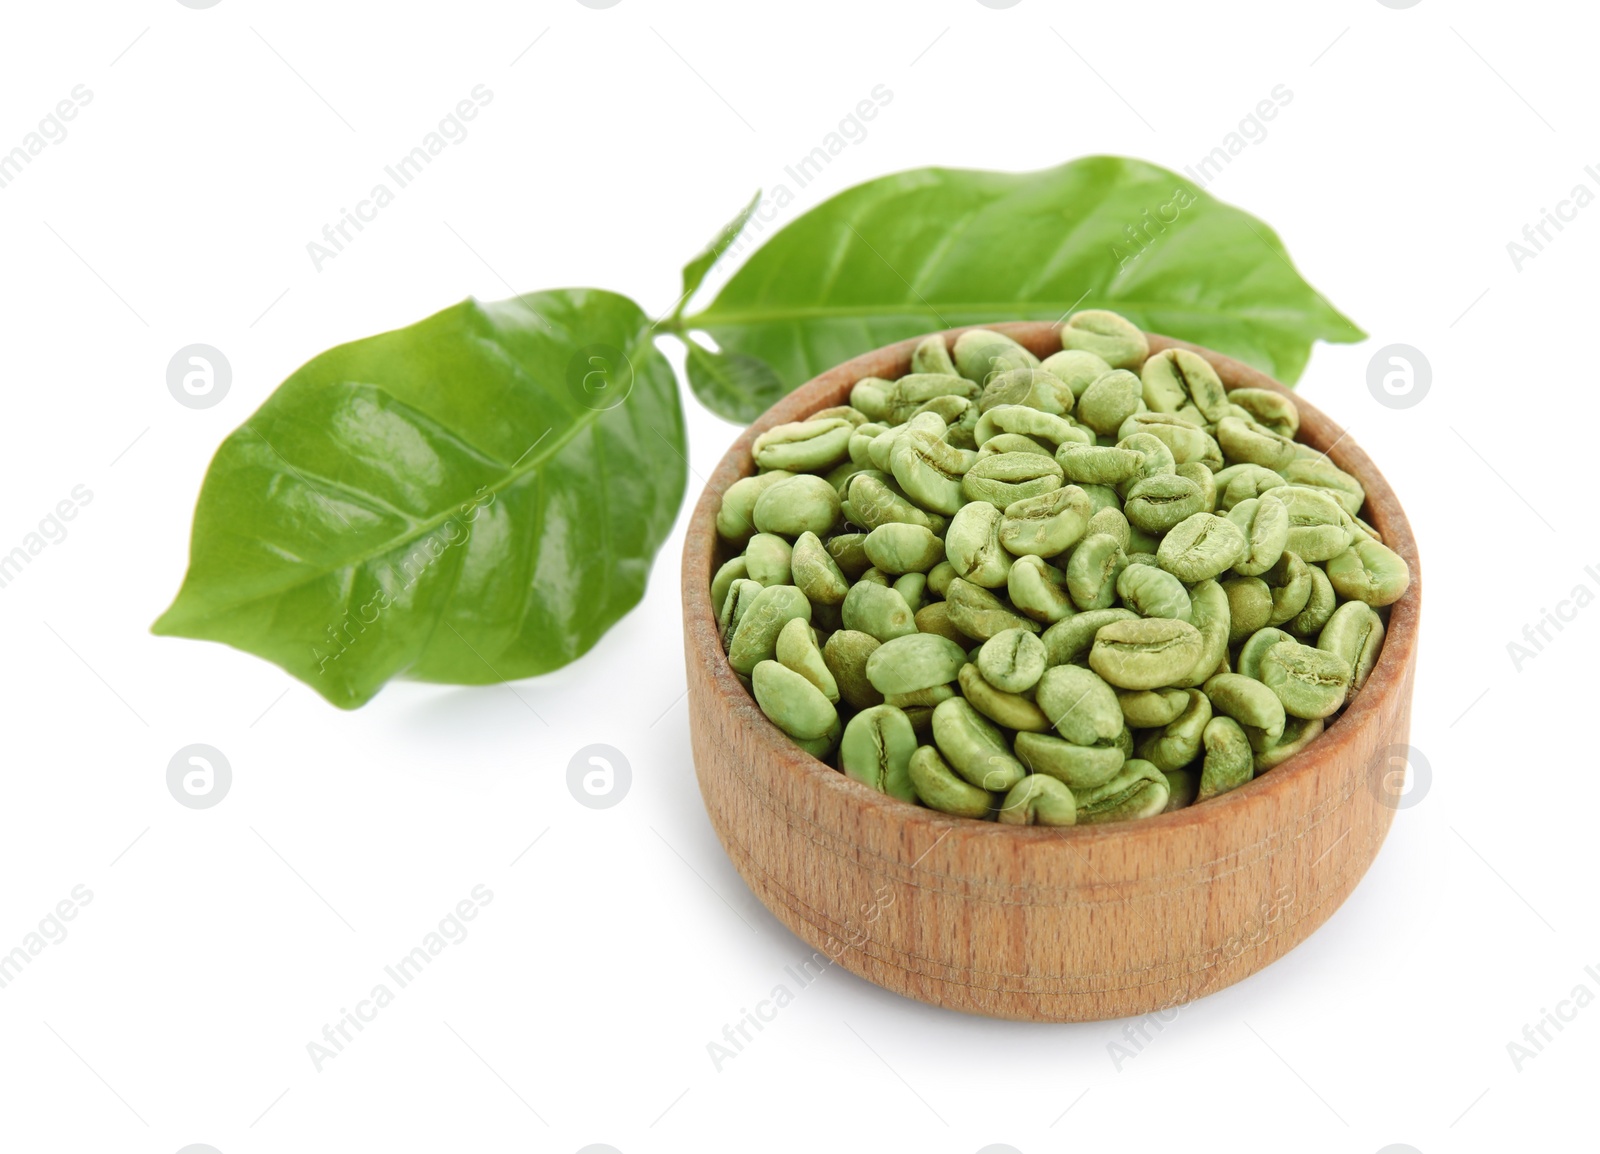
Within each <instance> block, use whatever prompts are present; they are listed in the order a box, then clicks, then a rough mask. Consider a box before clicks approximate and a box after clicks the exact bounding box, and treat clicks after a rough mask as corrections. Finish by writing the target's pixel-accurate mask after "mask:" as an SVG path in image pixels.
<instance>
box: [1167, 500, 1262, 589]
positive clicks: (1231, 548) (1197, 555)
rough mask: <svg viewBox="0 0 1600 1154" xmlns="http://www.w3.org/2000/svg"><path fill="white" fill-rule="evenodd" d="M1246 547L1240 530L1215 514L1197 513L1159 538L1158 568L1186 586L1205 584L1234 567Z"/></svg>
mask: <svg viewBox="0 0 1600 1154" xmlns="http://www.w3.org/2000/svg"><path fill="white" fill-rule="evenodd" d="M1248 548H1249V546H1248V544H1247V543H1246V541H1245V539H1244V534H1243V533H1241V532H1240V531H1239V527H1238V526H1237V525H1235V524H1233V522H1231V521H1228V520H1226V519H1225V518H1222V517H1218V516H1217V515H1216V514H1215V513H1196V514H1194V515H1193V516H1191V517H1186V518H1184V519H1183V520H1182V521H1180V522H1178V524H1176V525H1174V526H1173V527H1172V530H1171V531H1170V532H1169V533H1168V534H1167V535H1166V536H1165V537H1163V538H1161V547H1160V548H1159V549H1157V550H1156V557H1157V559H1158V560H1159V561H1160V562H1161V567H1162V568H1163V569H1165V570H1166V571H1167V572H1169V573H1171V574H1172V575H1173V576H1174V577H1176V578H1177V579H1178V580H1180V581H1182V582H1183V583H1184V584H1186V585H1193V584H1195V583H1197V582H1200V581H1208V580H1210V579H1211V578H1213V577H1218V576H1220V575H1221V574H1223V573H1225V572H1226V571H1227V570H1228V569H1230V568H1232V567H1233V564H1234V562H1236V561H1238V560H1239V559H1240V558H1242V557H1243V556H1244V555H1245V552H1246V550H1247V549H1248Z"/></svg>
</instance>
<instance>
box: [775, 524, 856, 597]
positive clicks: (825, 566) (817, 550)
mask: <svg viewBox="0 0 1600 1154" xmlns="http://www.w3.org/2000/svg"><path fill="white" fill-rule="evenodd" d="M789 568H790V572H791V573H792V574H793V580H794V583H795V586H796V587H797V588H798V589H799V590H800V592H802V593H804V594H805V595H806V600H807V601H809V602H811V605H812V608H816V607H817V606H818V605H842V604H844V599H845V595H846V594H847V593H849V592H850V582H849V581H847V580H845V576H844V573H843V572H842V571H841V570H840V569H839V565H838V563H837V562H836V561H834V559H833V558H832V557H831V556H830V555H829V554H828V551H827V549H825V548H824V547H823V544H822V542H821V540H819V539H818V537H817V535H816V534H815V533H802V534H800V536H799V537H797V538H795V542H794V548H793V550H792V551H791V553H790V557H789Z"/></svg>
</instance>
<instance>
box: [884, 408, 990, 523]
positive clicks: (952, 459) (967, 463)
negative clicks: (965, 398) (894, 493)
mask: <svg viewBox="0 0 1600 1154" xmlns="http://www.w3.org/2000/svg"><path fill="white" fill-rule="evenodd" d="M917 421H932V422H933V423H934V424H935V425H938V426H939V427H940V429H941V430H942V429H943V427H944V422H942V421H940V420H939V418H938V417H936V416H934V415H933V414H931V413H924V414H923V415H922V416H920V417H917V418H916V419H915V421H913V422H912V424H911V425H909V426H908V427H907V429H906V431H905V432H904V433H902V434H900V436H898V437H896V438H895V442H894V448H893V450H892V451H891V452H890V455H889V464H890V468H891V471H892V472H893V473H894V479H895V480H896V481H898V482H899V483H900V487H901V488H902V489H904V490H905V492H906V495H907V496H908V497H910V498H911V499H912V500H913V501H915V502H916V503H917V504H919V505H921V506H922V507H923V508H924V509H929V510H932V511H933V512H936V513H943V514H946V515H949V514H954V513H957V512H959V511H960V509H961V506H962V505H964V504H965V503H966V500H965V498H964V497H963V495H962V492H961V477H962V475H963V474H965V473H966V471H967V470H968V469H969V468H970V467H971V466H972V464H973V462H974V461H976V460H977V454H976V453H974V452H972V451H970V450H967V449H957V448H955V447H954V446H953V445H949V444H946V443H945V442H944V441H943V440H940V439H939V438H940V435H941V434H940V433H939V432H935V431H933V430H931V429H930V428H928V427H927V426H923V427H918V426H917V425H916V422H917Z"/></svg>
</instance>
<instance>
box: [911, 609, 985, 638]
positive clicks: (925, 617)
mask: <svg viewBox="0 0 1600 1154" xmlns="http://www.w3.org/2000/svg"><path fill="white" fill-rule="evenodd" d="M914 616H915V620H916V623H917V632H918V633H933V634H936V635H937V636H939V637H945V638H948V639H949V640H951V641H954V642H955V643H956V644H957V645H970V644H972V638H970V637H968V636H967V635H966V634H965V633H963V632H961V630H959V629H957V628H956V626H955V622H953V621H951V620H950V605H949V603H948V602H946V601H933V602H930V603H928V604H927V605H924V606H923V607H922V608H921V609H918V610H917V611H916V613H915V615H914Z"/></svg>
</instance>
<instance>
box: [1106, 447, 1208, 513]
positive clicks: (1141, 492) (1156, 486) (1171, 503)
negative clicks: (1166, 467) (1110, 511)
mask: <svg viewBox="0 0 1600 1154" xmlns="http://www.w3.org/2000/svg"><path fill="white" fill-rule="evenodd" d="M1163 447H1165V446H1163ZM1199 468H1200V469H1201V470H1202V471H1203V472H1205V473H1206V474H1207V475H1209V474H1210V470H1209V469H1206V468H1205V466H1203V465H1201V466H1199ZM1205 505H1206V500H1205V494H1204V491H1203V490H1202V489H1201V487H1200V486H1199V485H1198V484H1196V483H1195V482H1194V481H1192V480H1190V479H1189V478H1188V477H1184V476H1179V475H1178V474H1177V473H1158V474H1156V475H1155V476H1153V477H1145V478H1142V479H1141V480H1138V481H1135V482H1134V483H1133V484H1132V485H1131V486H1130V487H1129V488H1128V503H1127V506H1126V507H1125V508H1124V509H1123V512H1124V513H1125V514H1126V515H1127V518H1128V521H1129V523H1130V524H1133V525H1136V526H1138V527H1139V528H1140V529H1143V530H1144V531H1145V532H1147V533H1154V534H1161V533H1165V532H1167V531H1168V530H1169V529H1171V528H1172V527H1173V526H1174V525H1177V524H1178V523H1179V522H1181V521H1184V520H1186V519H1188V518H1189V517H1192V516H1194V515H1195V514H1196V513H1202V512H1206V511H1207V510H1206V508H1205Z"/></svg>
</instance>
